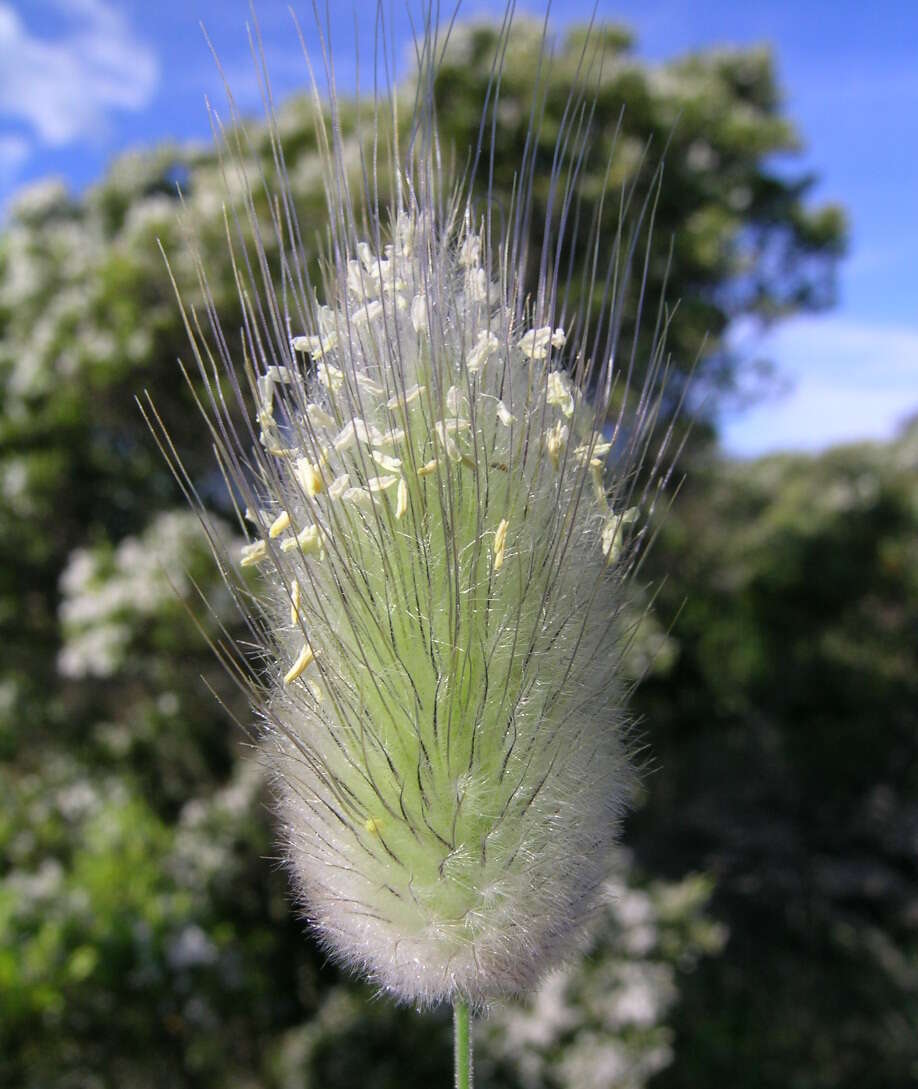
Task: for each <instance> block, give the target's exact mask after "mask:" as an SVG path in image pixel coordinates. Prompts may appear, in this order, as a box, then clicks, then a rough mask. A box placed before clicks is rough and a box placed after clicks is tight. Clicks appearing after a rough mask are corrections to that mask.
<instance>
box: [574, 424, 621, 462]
mask: <svg viewBox="0 0 918 1089" xmlns="http://www.w3.org/2000/svg"><path fill="white" fill-rule="evenodd" d="M599 438H600V435H599V432H596V433H594V435H593V440H592V441H591V442H585V443H583V444H582V445H580V446H578V447H577V449H576V450H575V451H574V457H575V458H576V459H577V461H578V462H579V463H580V464H581V465H586V464H587V462H589V463H590V464H592V463H593V461H594V460H595V459H596V458H604V457H605V456H606V454H608V452H609V451H610V450H611V449H612V443H611V442H597V441H596V440H597V439H599Z"/></svg>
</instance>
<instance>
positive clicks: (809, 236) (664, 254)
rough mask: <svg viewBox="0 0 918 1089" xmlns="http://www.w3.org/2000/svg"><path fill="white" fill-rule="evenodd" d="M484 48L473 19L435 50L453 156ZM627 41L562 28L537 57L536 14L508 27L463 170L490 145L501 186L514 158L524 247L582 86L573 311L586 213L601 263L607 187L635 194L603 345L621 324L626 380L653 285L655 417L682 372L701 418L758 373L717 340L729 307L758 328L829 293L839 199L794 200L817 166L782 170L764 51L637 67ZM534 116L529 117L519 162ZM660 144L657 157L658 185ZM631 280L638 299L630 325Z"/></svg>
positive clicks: (488, 64)
mask: <svg viewBox="0 0 918 1089" xmlns="http://www.w3.org/2000/svg"><path fill="white" fill-rule="evenodd" d="M498 45H499V37H498V31H497V29H496V28H495V27H493V26H490V25H487V24H482V25H479V26H472V27H467V28H463V29H462V30H461V31H460V32H459V33H457V34H456V35H454V37H453V39H452V45H451V47H450V48H449V49H448V50H447V52H446V61H445V64H444V66H443V69H442V71H441V73H440V77H439V83H438V97H439V101H440V104H441V111H440V120H441V127H442V130H443V133H444V135H445V136H446V137H447V146H450V145H452V146H454V147H455V148H457V149H459V151H460V154H461V152H462V149H465V148H467V147H474V146H475V144H476V141H477V138H478V132H479V120H480V103H481V102H483V101H484V100H485V95H486V92H487V88H488V81H489V79H490V76H491V72H492V69H493V66H494V64H495V55H496V52H497V49H498ZM632 45H633V38H632V35H631V34H630V33H629V32H628V31H627V30H624V29H621V28H609V29H605V30H602V31H593V32H592V33H591V34H590V35H589V37H587V35H586V32H585V31H574V32H572V33H570V34H568V35H567V37H566V38H565V39H564V40H563V42H561V43H560V45H559V46H558V47H557V49H556V50H555V52H554V55H553V56H552V57H551V60H550V62H549V63H548V64H547V65H546V64H542V65H540V63H539V54H540V50H541V47H542V28H541V25H540V24H538V23H523V24H521V25H520V26H519V27H518V28H517V29H516V30H515V31H514V34H513V37H512V43H511V46H510V49H509V50H508V52H507V57H506V63H505V65H504V70H503V76H502V79H501V83H500V89H499V98H498V100H497V102H496V105H495V106H494V107H493V113H494V115H495V117H496V125H495V128H494V130H493V132H492V131H490V129H489V128H488V127H486V128H484V129H483V130H482V131H483V135H484V138H485V141H486V143H485V147H484V148H483V154H482V157H481V160H480V162H479V166H478V173H477V180H478V182H479V184H480V186H481V187H484V186H485V185H486V183H487V178H488V171H489V169H490V166H491V162H490V160H491V157H492V156H493V170H494V179H495V187H496V189H497V191H498V192H499V193H503V194H509V193H510V192H511V190H512V188H513V185H514V179H515V178H516V177H517V175H518V173H519V171H520V168H521V167H520V164H521V163H525V164H526V166H525V169H529V170H531V171H532V173H533V176H534V177H535V179H536V184H535V186H534V200H533V209H532V225H533V226H532V230H533V236H534V239H533V240H534V242H536V243H537V244H536V245H534V246H533V253H534V255H535V258H536V259H537V257H538V254H539V252H540V245H539V243H541V241H542V225H543V223H544V220H545V213H546V207H547V203H548V200H549V194H550V190H549V178H550V177H551V173H552V168H553V160H554V154H555V143H556V140H557V137H558V133H559V131H560V130H561V127H562V125H564V124H565V123H567V124H568V125H569V126H570V128H571V129H572V131H573V130H574V129H575V126H576V123H578V119H577V115H576V114H574V115H573V116H571V115H569V114H568V113H567V112H566V111H567V110H568V101H569V98H570V97H571V96H572V95H576V94H577V93H578V91H579V92H582V93H583V95H584V97H585V101H586V104H587V106H588V107H590V106H592V104H593V102H594V100H595V108H594V109H590V110H589V112H588V115H587V116H586V118H585V120H584V122H583V123H584V125H585V130H586V133H587V136H586V141H587V150H586V153H585V155H584V157H583V161H582V163H580V165H579V178H578V181H577V186H576V191H577V198H578V199H577V202H576V205H575V210H576V215H577V219H578V222H579V224H580V231H579V232H578V235H577V237H578V239H579V241H580V246H579V247H575V249H574V252H573V253H572V254H571V253H565V267H566V262H567V260H568V259H572V261H573V264H572V266H571V268H572V271H573V276H572V278H571V279H572V283H573V284H574V285H575V286H574V290H573V292H572V294H571V309H572V310H574V311H577V310H579V309H580V307H581V304H582V302H583V301H584V296H585V294H586V293H587V292H588V290H589V288H588V285H587V283H586V281H585V280H584V279H583V274H584V272H585V269H586V267H587V263H588V259H589V253H588V252H587V250H586V246H585V244H584V243H585V242H586V239H587V238H588V235H589V232H588V231H587V230H586V229H585V228H586V226H587V225H591V224H594V223H595V224H598V229H599V232H600V237H601V238H603V239H605V240H607V242H606V246H605V252H600V255H599V257H600V268H601V270H602V269H603V266H604V262H605V261H608V251H609V250H610V249H611V245H612V241H613V240H614V239H615V238H616V233H617V231H618V229H619V224H620V219H621V207H622V206H621V203H620V199H619V195H620V194H626V196H625V198H624V199H626V200H628V201H630V206H631V212H632V215H631V217H630V218H631V219H635V218H636V217H637V213H638V212H639V210H640V209H641V207H642V206H643V205H644V203H645V202H648V201H649V202H651V203H652V213H653V214H652V217H651V216H649V215H648V217H647V218H646V219H645V221H644V223H643V225H642V227H641V229H640V230H639V233H638V245H637V250H636V257H635V268H634V270H633V272H632V283H631V285H630V286H629V288H628V291H627V293H626V300H627V301H626V305H625V307H624V314H623V321H622V340H621V343H620V346H619V350H618V359H619V361H620V363H621V361H625V360H628V359H629V358H630V356H631V352H632V346H633V344H634V340H635V337H636V336H637V340H638V350H637V353H636V357H635V368H636V369H635V377H636V383H635V384H636V385H639V383H640V380H641V378H642V373H643V372H642V368H644V367H646V366H647V364H648V361H649V355H650V353H649V348H650V342H651V339H652V337H651V334H652V333H653V329H654V321H655V314H656V308H657V306H658V305H659V302H660V300H661V298H663V297H664V295H665V297H666V298H667V299H668V300H669V301H670V303H671V304H677V305H675V307H674V312H673V313H672V315H671V320H670V325H669V332H668V336H667V348H668V350H669V352H670V353H671V355H672V362H673V366H672V369H671V371H670V374H669V376H668V379H667V392H666V403H665V410H664V420H669V419H670V418H671V416H672V413H673V411H674V410H675V408H676V406H677V405H678V403H679V401H680V399H681V397H682V394H683V392H684V388H685V380H686V377H687V375H688V373H689V372H690V371H691V370H692V369H693V368H694V376H693V385H692V393H691V407H690V408H689V409H688V412H689V414H690V415H695V416H697V417H699V421H698V422H701V423H703V424H706V425H710V423H711V419H712V416H713V410H714V409H715V408H716V407H717V405H718V404H719V403H720V402H721V400H722V398H723V397H724V396H727V395H731V396H736V395H739V394H743V393H744V391H745V395H748V394H749V393H750V392H752V389H751V388H750V386H749V382H750V380H754V385H753V387H752V388H754V386H755V385H759V384H760V382H761V380H762V379H763V377H764V375H763V373H762V368H763V364H762V361H749V360H744V359H742V358H741V357H739V356H738V355H737V353H736V352H735V351H733V350H732V349H731V346H730V344H729V341H728V338H727V333H728V331H729V330H730V329H731V327H732V326H733V325H734V323H736V322H737V321H739V320H741V319H746V320H755V321H758V322H761V323H764V324H769V323H772V322H775V321H777V320H780V319H781V318H784V317H787V316H789V315H791V314H794V313H797V312H799V311H801V310H804V311H806V310H813V309H820V308H823V307H826V306H829V305H831V304H832V302H833V301H834V295H835V270H836V266H837V262H838V259H839V257H840V256H841V255H842V253H843V252H844V248H845V241H846V226H845V218H844V214H843V212H842V210H841V208H840V207H839V206H838V205H834V204H825V205H822V206H819V207H813V206H812V205H811V204H809V203H808V197H809V194H810V192H811V190H812V188H813V186H814V184H815V182H816V178H815V177H814V176H813V175H811V174H799V173H798V174H794V172H793V171H792V170H790V169H788V168H787V166H786V164H787V163H788V161H789V158H790V156H792V155H794V154H796V153H799V151H800V150H801V142H800V137H799V135H798V134H797V131H796V129H795V127H794V125H793V123H792V122H791V121H790V119H789V118H787V117H786V116H785V115H784V114H783V113H782V112H781V95H780V91H779V88H778V85H777V81H776V76H775V68H774V62H773V59H772V56H771V53H770V52H769V50H768V49H765V48H762V49H753V50H748V49H743V50H740V49H733V50H730V49H722V50H717V51H706V52H701V53H694V54H689V55H688V56H685V57H681V58H677V59H675V60H672V61H668V62H666V63H664V64H660V65H648V64H646V63H642V62H640V61H638V60H636V59H635V58H634V57H633V56H632V55H631V47H632ZM492 97H493V96H492ZM533 116H535V117H537V118H538V117H540V118H541V122H540V128H539V131H538V137H537V139H536V141H535V146H534V147H533V148H532V149H531V151H530V152H529V155H530V158H528V159H526V158H524V156H525V154H526V152H527V141H529V140H530V139H531V136H530V124H531V119H532V117H533ZM661 157H663V158H664V159H665V168H664V170H663V173H662V177H661V178H659V180H658V184H659V188H658V189H657V188H656V184H657V168H658V166H659V164H660V160H661ZM645 247H646V251H645ZM645 252H646V259H645V257H644V254H645ZM644 274H646V280H645V281H644V283H643V285H642V276H643V275H644ZM533 279H535V277H533ZM642 286H643V293H644V297H645V299H646V305H645V308H644V311H643V314H641V315H640V316H641V323H640V334H636V331H635V330H636V322H637V318H638V315H639V298H640V294H641V290H642ZM602 294H603V287H602V284H599V286H597V287H595V288H593V290H592V292H591V300H592V306H593V314H594V320H596V319H598V316H599V303H600V300H601V298H602ZM696 361H697V366H696ZM705 398H707V400H706V402H705V403H704V406H703V407H702V402H703V401H704V399H705ZM706 430H707V428H700V429H699V433H705V432H706Z"/></svg>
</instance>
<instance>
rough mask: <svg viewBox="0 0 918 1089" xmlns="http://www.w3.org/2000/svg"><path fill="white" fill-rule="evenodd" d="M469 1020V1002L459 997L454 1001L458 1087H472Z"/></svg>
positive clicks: (467, 1088) (461, 1088) (466, 1088)
mask: <svg viewBox="0 0 918 1089" xmlns="http://www.w3.org/2000/svg"><path fill="white" fill-rule="evenodd" d="M469 1022H470V1018H469V1004H468V1002H463V1001H462V1000H461V999H458V998H457V999H456V1001H455V1002H454V1003H453V1025H454V1027H455V1036H454V1040H455V1048H454V1054H455V1061H456V1089H472V1030H471V1026H470V1023H469Z"/></svg>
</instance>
